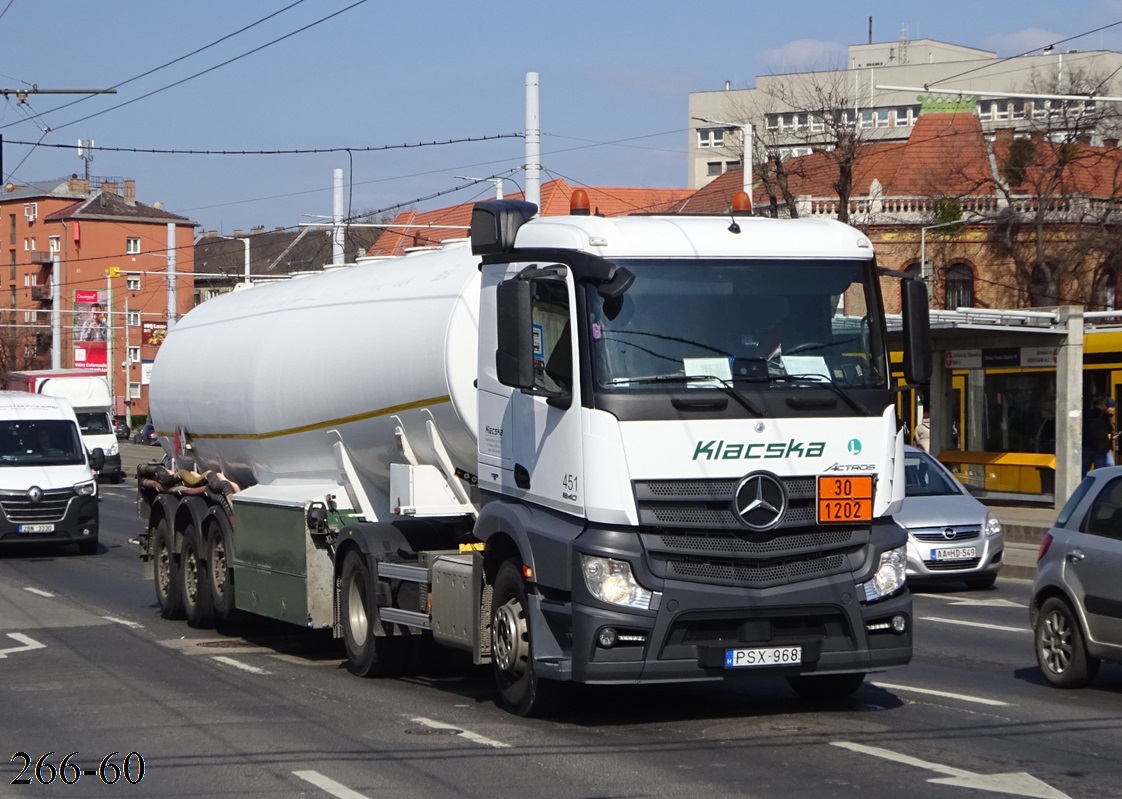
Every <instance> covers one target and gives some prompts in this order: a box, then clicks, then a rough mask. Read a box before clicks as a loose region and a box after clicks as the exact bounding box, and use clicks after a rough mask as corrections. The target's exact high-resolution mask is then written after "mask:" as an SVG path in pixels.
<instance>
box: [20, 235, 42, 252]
mask: <svg viewBox="0 0 1122 799" xmlns="http://www.w3.org/2000/svg"><path fill="white" fill-rule="evenodd" d="M23 249H24V252H31V251H32V250H37V249H39V248H38V247H37V246H36V244H35V237H34V236H24V237H23Z"/></svg>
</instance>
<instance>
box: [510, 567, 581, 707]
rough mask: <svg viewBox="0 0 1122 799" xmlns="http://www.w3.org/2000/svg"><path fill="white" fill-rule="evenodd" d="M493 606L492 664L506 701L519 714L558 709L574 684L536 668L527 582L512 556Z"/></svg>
mask: <svg viewBox="0 0 1122 799" xmlns="http://www.w3.org/2000/svg"><path fill="white" fill-rule="evenodd" d="M491 608H492V610H491V665H492V668H493V669H494V672H495V682H496V684H497V685H498V688H499V695H500V696H501V698H502V703H503V704H504V705H505V706H506V708H507V709H508V710H510V711H511V712H512V713H515V714H516V715H519V716H527V717H530V716H548V715H551V714H553V713H555V712H557V710H559V709H560V707H561V705H562V703H563V702H564V700H565V697H566V696H567V694H568V688H569V687H570V686H569V685H568V684H567V683H562V682H558V681H556V680H543V679H542V678H541V677H539V676H538V675H537V673H536V672H535V671H534V658H533V653H534V644H533V641H532V640H531V636H530V624H529V620H528V619H527V611H526V583H525V582H524V581H523V579H522V570H521V568H520V566H519V562H518V561H516V560H513V559H512V560H508V561H506V562H504V563H503V564H502V565H501V566H500V567H499V571H498V574H497V575H496V576H495V590H494V596H493V600H492V605H491Z"/></svg>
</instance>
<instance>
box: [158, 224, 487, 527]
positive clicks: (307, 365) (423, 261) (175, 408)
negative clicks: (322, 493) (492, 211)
mask: <svg viewBox="0 0 1122 799" xmlns="http://www.w3.org/2000/svg"><path fill="white" fill-rule="evenodd" d="M479 283H480V276H479V268H478V259H477V258H475V257H474V256H472V255H471V250H470V248H469V246H468V243H467V242H466V241H457V242H452V243H448V244H445V245H444V246H443V247H442V248H441V249H439V250H429V251H424V252H418V253H412V254H408V255H405V256H402V257H398V258H392V259H386V260H381V261H373V262H369V263H363V264H359V265H356V266H353V267H348V268H345V269H338V270H332V271H328V272H324V273H323V274H318V275H313V276H308V277H302V278H296V279H292V280H289V281H286V282H280V283H272V284H266V285H258V286H255V287H253V288H251V289H246V290H240V291H236V292H232V293H230V294H225V295H221V296H219V297H215V298H214V299H211V300H208V301H206V302H205V303H203V304H202V305H199V306H198V307H197V308H195V309H194V310H192V311H191V312H190V313H188V314H187V315H186V316H185V317H184V318H183V319H182V320H181V321H180V322H179V323H177V324H176V325H175V327H174V328H173V329H172V331H171V332H170V334H169V335H168V337H167V339H166V341H165V342H164V343H163V345H162V346H161V347H160V351H159V354H158V355H157V357H156V361H155V364H154V365H153V368H152V380H151V387H150V398H151V411H152V416H153V419H154V421H155V424H156V426H157V429H158V430H160V431H161V433H164V434H167V435H169V436H171V435H173V434H174V433H176V432H178V433H179V434H180V435H184V434H185V437H186V440H189V441H190V442H191V445H192V448H193V455H194V460H195V463H196V466H195V468H197V469H200V470H202V469H213V470H216V471H221V472H224V473H225V474H226V475H227V476H228V477H229V478H230V479H232V480H234V481H236V482H238V483H241V484H242V485H243V486H249V485H253V484H256V483H265V484H270V483H291V482H297V481H298V482H304V481H307V482H323V481H325V480H326V481H334V480H337V478H338V467H337V464H336V458H335V453H334V450H333V445H334V443H335V442H336V441H337V440H338V439H337V438H336V435H335V433H334V431H338V434H339V436H340V437H341V439H342V441H343V443H344V444H345V446H346V448H347V450H348V451H349V454H350V457H351V460H352V462H353V463H354V465H355V467H356V469H357V470H358V472H359V473H360V475H361V476H362V477H364V478H365V479H366V480H367V481H369V482H370V483H371V484H372V486H373V487H374V488H375V489H376V490H377V492H378V493H379V494H381V495H382V496H379V497H376V498H375V497H372V500H373V501H374V502H375V503H376V504H381V503H383V502H385V503H388V491H389V467H390V463H391V462H393V461H397V462H402V458H401V454H400V452H399V449H398V444H397V441H396V439H395V429H396V428H397V427H399V426H401V427H402V428H403V429H404V430H405V433H406V435H407V436H408V439H409V443H410V444H411V445H412V446H413V449H414V451H415V453H416V455H417V457H418V458H419V459H420V460H421V461H424V462H429V463H433V462H435V461H434V460H432V458H433V453H432V451H431V446H430V444H429V436H428V434H427V432H426V429H425V423H426V421H427V420H429V419H431V420H432V421H433V422H434V423H435V425H436V428H437V430H438V431H439V434H440V437H441V439H442V441H443V443H444V445H445V447H446V448H447V451H448V454H449V456H450V458H451V460H452V463H453V465H454V466H455V467H457V468H460V469H465V470H467V471H469V472H474V471H475V462H476V445H475V442H476V439H477V435H476V426H477V424H478V419H477V413H476V405H477V400H476V395H475V388H474V382H473V381H474V378H475V374H476V361H477V340H478V317H479ZM375 510H376V512H377V513H378V515H379V516H380V515H381V514H383V513H385V512H386V511H387V507H385V506H382V507H377V508H375Z"/></svg>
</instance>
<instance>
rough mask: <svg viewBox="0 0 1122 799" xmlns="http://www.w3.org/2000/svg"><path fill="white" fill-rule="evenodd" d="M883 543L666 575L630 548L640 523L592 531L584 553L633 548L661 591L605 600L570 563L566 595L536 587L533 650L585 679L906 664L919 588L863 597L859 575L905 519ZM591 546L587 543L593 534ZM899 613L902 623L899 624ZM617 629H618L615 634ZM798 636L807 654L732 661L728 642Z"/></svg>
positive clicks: (538, 665) (556, 671) (714, 676)
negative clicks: (746, 579)
mask: <svg viewBox="0 0 1122 799" xmlns="http://www.w3.org/2000/svg"><path fill="white" fill-rule="evenodd" d="M875 538H876V540H877V541H878V543H881V542H888V543H887V544H884V545H880V546H876V547H874V546H872V545H866V546H865V547H863V548H862V549H861V550H859V551H852V552H849V553H848V554H847V556H846V557H847V563H848V564H849V565H850V567H849V568H843V569H841V570H838V571H835V572H834V573H831V574H828V575H824V576H820V577H812V578H808V579H797V578H794V577H792V578H790V579H788V580H786V581H785V582H783V583H782V584H773V585H768V586H765V587H744V586H742V585H730V584H715V583H713V582H694V581H689V580H683V579H665V578H660V577H659V576H657V575H655V574H653V573H652V572H651V571H650V569H649V568H648V566H649V561H648V560H647V559H646V558H645V557H644V553H642V552H636V551H631V552H624V551H620V546H619V545H621V544H622V545H623V546H625V547H627V548H629V549H630V548H632V547H633V545H631V546H628V544H627V542H628V541H629V540H630V541H635V540H636V539H635V537H634V536H633V535H627V534H612V533H607V532H604V533H600V534H597V533H596V532H592V533H591V534H586V535H585V536H582V542H581V543H582V546H581V549H582V550H585V551H586V552H588V553H589V554H596V555H598V556H607V557H613V558H620V559H623V560H627V561H628V562H629V563H631V565H632V569H633V570H634V571H635V573H636V579H637V580H638V581H639V582H640V583H641V584H643V585H644V586H645V587H647V588H649V589H650V590H653V591H655V592H657V594H658V596H657V600H656V602H655V603H653V605H654V606H653V607H652V608H651V609H649V610H632V609H629V608H620V607H616V606H610V605H607V604H606V603H604V602H601V601H599V600H597V599H595V598H593V597H592V596H591V595H590V594H589V593H588V592H587V590H586V589H585V586H584V584H583V578H582V576H581V572H580V570H579V562H580V554H579V552H578V553H575V554H574V564H573V567H574V569H575V576H574V583H573V586H572V588H573V590H572V594H571V598H570V601H558V600H557V599H549V598H547V597H548V592H543V593H544V594H545V596H543V595H541V594H538V595H535V596H533V597H532V598H531V600H530V604H531V612H532V614H533V615H534V616H535V619H533V620H532V621H538V622H540V624H538V625H537V628H536V629H535V637H536V640H539V632H538V631H539V630H545V631H548V632H547V634H548V635H549V638H550V640H549V642H548V644H547V645H546V646H536V647H535V651H536V652H538V653H544V655H542V656H539V657H536V658H535V669H537V670H538V673H539V674H540V675H541V676H542V677H546V678H552V679H568V680H575V681H578V682H583V683H640V682H685V681H695V680H718V679H737V678H745V677H750V676H751V675H756V676H774V675H779V676H787V675H797V674H826V673H843V672H871V671H882V670H885V669H888V668H892V667H896V666H902V665H905V664H907V663H908V662H909V661H910V659H911V656H912V634H911V628H912V598H911V595H910V593H908V592H907V591H906V590H902V591H900V592H898V593H897V594H895V595H893V596H891V597H888V598H885V599H881V600H879V601H875V602H871V603H866V602H865V601H863V600H864V592H863V590H862V589H861V588H860V587H859V584H860V583H863V582H864V581H865V580H867V579H869V577H871V575H872V572H873V571H874V570H875V566H874V565H873V564H875V563H876V562H877V560H878V558H879V553H880V551H883V549H886V548H891V547H892V546H900V545H901V544H902V543H903V541H902V538H903V530H901V529H900V528H897V527H896V526H895V525H891V526H890V528H886V529H884V530H882V534H881V535H878V536H875ZM590 544H591V545H592V546H589V545H590ZM894 617H902V618H903V621H904V629H903V631H901V632H895V631H893V627H892V620H893V618H894ZM607 628H611V629H612V630H614V631H615V633H616V636H615V639H616V640H615V643H614V644H613V645H611V646H604V645H603V644H602V643H601V633H602V631H604V630H605V629H607ZM608 638H612V636H608ZM786 646H799V647H801V662H799V663H797V664H787V665H780V666H758V667H749V668H726V667H725V653H726V651H727V650H729V649H738V648H754V647H786Z"/></svg>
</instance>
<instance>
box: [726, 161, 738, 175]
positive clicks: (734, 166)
mask: <svg viewBox="0 0 1122 799" xmlns="http://www.w3.org/2000/svg"><path fill="white" fill-rule="evenodd" d="M730 169H740V162H739V161H725V171H726V172H727V171H728V170H730Z"/></svg>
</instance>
